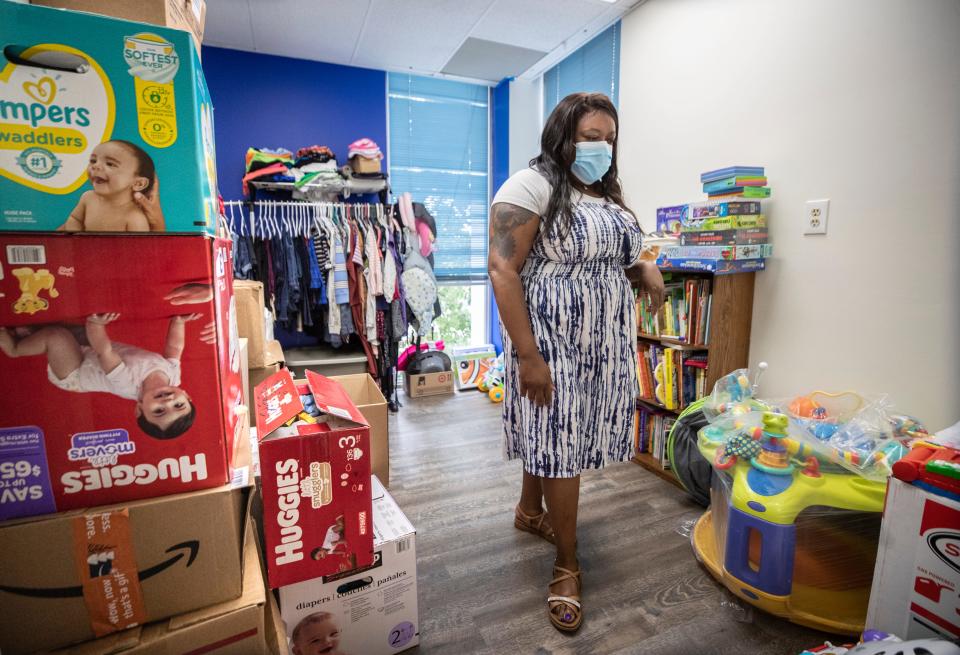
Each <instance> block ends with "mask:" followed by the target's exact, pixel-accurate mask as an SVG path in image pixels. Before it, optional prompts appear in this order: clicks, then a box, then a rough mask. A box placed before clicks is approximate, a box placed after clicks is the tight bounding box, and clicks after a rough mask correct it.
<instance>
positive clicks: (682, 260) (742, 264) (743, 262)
mask: <svg viewBox="0 0 960 655" xmlns="http://www.w3.org/2000/svg"><path fill="white" fill-rule="evenodd" d="M657 266H659V267H660V268H663V269H667V270H674V271H708V272H710V273H713V274H714V275H731V274H733V273H749V272H752V271H762V270H763V269H764V268H766V264H765V263H764V260H763V259H736V260H726V259H704V258H699V257H663V256H661V257H660V258H659V259H657Z"/></svg>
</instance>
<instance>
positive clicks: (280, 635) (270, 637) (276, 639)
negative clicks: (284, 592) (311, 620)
mask: <svg viewBox="0 0 960 655" xmlns="http://www.w3.org/2000/svg"><path fill="white" fill-rule="evenodd" d="M264 610H265V611H264V614H265V616H266V624H267V625H266V638H267V652H268V653H270V655H290V650H289V649H288V648H287V633H286V630H285V629H284V627H283V618H282V617H281V616H280V606H279V605H278V604H277V600H276V599H275V598H274V595H273V593H272V592H271V593H268V594H267V604H266V606H265V607H264Z"/></svg>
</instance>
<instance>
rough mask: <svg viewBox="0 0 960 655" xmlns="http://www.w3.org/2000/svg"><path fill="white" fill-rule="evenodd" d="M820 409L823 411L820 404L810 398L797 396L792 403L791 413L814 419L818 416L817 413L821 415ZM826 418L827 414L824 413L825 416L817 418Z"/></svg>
mask: <svg viewBox="0 0 960 655" xmlns="http://www.w3.org/2000/svg"><path fill="white" fill-rule="evenodd" d="M820 409H823V408H822V407H821V406H820V404H819V403H817V401H815V400H813V399H812V398H810V397H809V396H797V397H796V398H794V399H793V402H791V403H790V413H791V414H793V415H794V416H801V417H803V418H813V417H814V416H816V413H819V412H818V410H820ZM825 416H826V413H825V412H824V413H823V415H821V416H817V418H825Z"/></svg>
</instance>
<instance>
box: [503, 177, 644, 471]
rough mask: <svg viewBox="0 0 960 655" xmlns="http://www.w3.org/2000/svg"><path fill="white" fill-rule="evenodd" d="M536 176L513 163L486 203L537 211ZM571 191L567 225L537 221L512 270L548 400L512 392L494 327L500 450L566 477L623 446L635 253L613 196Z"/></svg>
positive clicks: (630, 410)
mask: <svg viewBox="0 0 960 655" xmlns="http://www.w3.org/2000/svg"><path fill="white" fill-rule="evenodd" d="M531 174H532V176H531ZM533 176H535V177H533ZM517 178H519V179H517ZM537 178H539V179H537ZM545 185H546V180H545V179H544V178H543V177H542V176H540V174H539V173H537V172H536V171H533V170H530V169H527V170H526V171H521V173H518V174H517V175H515V176H513V177H511V178H510V180H508V181H507V182H506V183H505V184H504V186H503V188H501V192H500V193H498V194H497V197H496V198H495V199H494V203H497V202H508V203H511V204H516V205H518V206H521V207H524V208H525V209H529V210H530V211H536V212H537V213H538V215H542V213H543V209H544V207H545V197H546V199H547V200H548V199H549V186H548V185H547V186H546V190H544V187H545ZM544 194H546V196H544ZM577 200H578V201H577V203H576V205H575V212H574V216H573V220H572V224H571V226H570V229H569V231H568V232H567V234H566V235H565V236H564V237H562V238H561V237H559V236H557V235H554V234H547V233H546V232H545V231H544V230H543V229H542V227H541V231H540V234H539V235H538V236H537V238H536V240H535V241H534V244H533V247H532V249H531V251H530V254H529V256H528V257H527V261H526V263H525V265H524V267H523V270H522V271H521V273H520V279H521V281H522V283H523V290H524V295H525V298H526V303H527V308H528V310H529V313H530V324H531V327H532V328H533V335H534V338H535V339H536V342H537V346H538V348H539V350H540V353H541V354H542V355H543V358H544V360H545V361H546V363H547V365H548V366H549V367H550V373H551V375H552V378H553V384H554V389H555V391H554V394H553V402H552V404H551V405H549V406H548V407H538V406H536V405H535V404H534V403H533V402H531V401H529V400H528V399H526V398H524V397H522V396H521V395H520V391H519V389H520V378H519V365H518V362H517V356H516V352H515V351H514V350H513V347H512V344H511V343H510V338H509V335H507V333H506V331H505V330H504V331H503V342H504V344H503V345H504V368H505V392H506V397H505V399H504V402H503V444H504V454H505V456H506V457H507V459H521V460H523V463H524V469H525V470H526V471H528V472H529V473H532V474H534V475H538V476H543V477H549V478H565V477H574V476H576V475H579V474H580V472H581V471H582V470H583V469H595V468H603V467H604V466H605V465H606V464H609V463H613V462H622V461H625V460H627V459H629V458H630V456H631V454H632V438H633V430H634V421H635V411H634V408H635V404H636V397H637V390H638V387H637V355H636V352H637V327H636V326H637V320H636V306H635V304H634V297H633V291H632V289H631V286H630V283H629V281H628V280H627V278H626V275H625V273H624V268H625V267H628V266H632V265H633V264H635V263H636V262H638V261H639V259H640V249H641V239H642V233H641V231H640V226H639V224H638V222H637V220H636V219H635V218H634V217H633V216H631V215H630V214H629V213H627V212H626V211H624V210H623V209H621V208H620V207H619V206H618V205H616V204H614V203H611V202H609V201H606V200H603V199H600V198H591V197H588V196H580V197H579V198H578V199H577ZM541 226H542V223H541Z"/></svg>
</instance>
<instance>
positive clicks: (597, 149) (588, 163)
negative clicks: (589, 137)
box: [570, 141, 613, 184]
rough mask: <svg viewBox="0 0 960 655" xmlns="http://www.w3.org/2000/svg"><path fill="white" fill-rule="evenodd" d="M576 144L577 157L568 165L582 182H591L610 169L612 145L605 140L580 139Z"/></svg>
mask: <svg viewBox="0 0 960 655" xmlns="http://www.w3.org/2000/svg"><path fill="white" fill-rule="evenodd" d="M576 146H577V158H576V159H575V160H574V161H573V166H571V167H570V172H571V173H573V174H574V175H575V176H576V177H577V179H578V180H580V181H581V182H583V183H584V184H593V183H594V182H596V181H597V180H599V179H600V178H602V177H603V176H604V175H606V173H607V171H608V170H610V163H611V162H612V161H613V146H611V145H610V144H609V143H607V142H606V141H580V142H579V143H577V144H576Z"/></svg>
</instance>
